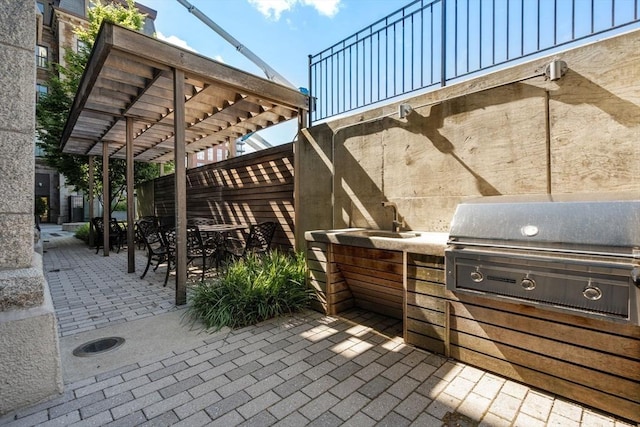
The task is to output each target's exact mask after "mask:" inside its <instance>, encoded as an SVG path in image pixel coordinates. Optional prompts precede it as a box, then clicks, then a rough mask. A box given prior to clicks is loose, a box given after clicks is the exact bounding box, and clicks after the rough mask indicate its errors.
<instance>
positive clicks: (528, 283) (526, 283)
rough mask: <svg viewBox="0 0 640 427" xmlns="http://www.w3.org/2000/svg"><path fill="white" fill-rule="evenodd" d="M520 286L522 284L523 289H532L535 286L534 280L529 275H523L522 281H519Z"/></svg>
mask: <svg viewBox="0 0 640 427" xmlns="http://www.w3.org/2000/svg"><path fill="white" fill-rule="evenodd" d="M520 286H522V289H524V290H525V291H532V290H534V289H535V288H536V281H535V280H533V279H532V278H530V277H525V278H524V279H522V282H520Z"/></svg>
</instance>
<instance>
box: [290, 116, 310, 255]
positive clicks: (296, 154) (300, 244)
mask: <svg viewBox="0 0 640 427" xmlns="http://www.w3.org/2000/svg"><path fill="white" fill-rule="evenodd" d="M306 127H307V115H306V114H305V111H304V110H303V109H302V108H300V109H298V138H297V141H295V142H294V144H293V212H294V213H293V234H294V236H295V249H296V250H297V251H303V250H304V248H305V245H306V241H305V240H304V235H301V236H300V235H299V233H297V232H296V227H298V225H299V224H300V209H298V208H299V201H300V173H299V171H300V169H299V168H300V165H301V162H300V151H301V150H300V146H301V145H302V129H304V128H306ZM300 234H302V233H300Z"/></svg>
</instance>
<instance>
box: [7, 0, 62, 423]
mask: <svg viewBox="0 0 640 427" xmlns="http://www.w3.org/2000/svg"><path fill="white" fill-rule="evenodd" d="M36 22H37V21H36V6H35V3H34V2H33V1H18V2H17V1H15V0H0V28H2V31H0V86H1V87H2V88H3V89H2V90H1V91H0V194H2V197H0V337H2V345H1V346H0V378H1V381H0V396H2V398H0V415H2V414H5V413H7V412H10V411H13V410H15V409H19V408H21V407H24V406H28V405H30V404H33V403H36V402H38V401H41V400H44V399H47V398H50V397H52V396H54V395H57V394H58V393H61V392H62V371H61V367H60V351H59V349H58V332H57V324H56V318H55V313H54V310H53V304H52V302H51V296H50V293H49V288H48V285H47V282H46V280H45V278H44V274H43V271H42V257H41V255H40V254H39V253H37V252H36V251H35V250H34V247H35V244H34V234H35V233H34V177H35V169H34V167H35V157H34V147H35V74H36V73H35V60H34V55H35V53H34V52H35V45H36Z"/></svg>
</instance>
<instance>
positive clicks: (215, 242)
mask: <svg viewBox="0 0 640 427" xmlns="http://www.w3.org/2000/svg"><path fill="white" fill-rule="evenodd" d="M215 224H217V222H216V220H215V219H213V218H206V217H192V218H189V219H188V220H187V226H195V227H198V230H199V231H200V238H201V239H202V246H203V247H204V250H205V251H206V252H207V256H208V257H209V258H213V259H214V262H215V267H216V268H218V267H219V266H220V260H221V259H222V255H223V252H224V237H225V236H224V234H223V233H220V232H218V231H204V230H202V229H200V226H206V225H215Z"/></svg>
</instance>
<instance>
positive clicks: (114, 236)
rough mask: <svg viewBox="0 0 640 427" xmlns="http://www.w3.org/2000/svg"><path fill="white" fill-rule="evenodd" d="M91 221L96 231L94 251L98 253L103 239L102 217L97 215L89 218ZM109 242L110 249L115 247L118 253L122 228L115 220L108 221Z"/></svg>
mask: <svg viewBox="0 0 640 427" xmlns="http://www.w3.org/2000/svg"><path fill="white" fill-rule="evenodd" d="M91 223H92V224H93V229H94V230H95V231H96V239H95V241H96V253H98V252H100V248H101V247H102V246H103V241H104V221H103V220H102V217H99V216H97V217H95V218H93V219H92V220H91ZM114 223H115V224H114ZM109 244H110V246H111V249H113V248H117V252H118V253H120V247H121V246H122V229H121V228H120V226H119V224H118V223H117V221H115V220H111V221H109ZM103 252H104V250H103Z"/></svg>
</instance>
